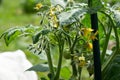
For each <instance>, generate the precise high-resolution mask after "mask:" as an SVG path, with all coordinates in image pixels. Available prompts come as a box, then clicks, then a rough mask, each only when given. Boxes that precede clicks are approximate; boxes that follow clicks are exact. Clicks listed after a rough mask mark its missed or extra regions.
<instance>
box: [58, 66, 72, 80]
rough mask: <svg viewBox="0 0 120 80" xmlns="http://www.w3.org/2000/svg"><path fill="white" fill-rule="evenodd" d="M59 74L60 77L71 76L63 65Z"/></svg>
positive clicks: (67, 77) (66, 77) (67, 78)
mask: <svg viewBox="0 0 120 80" xmlns="http://www.w3.org/2000/svg"><path fill="white" fill-rule="evenodd" d="M60 75H61V77H62V78H64V79H66V80H69V78H70V76H71V71H70V70H69V68H68V67H63V68H61V72H60Z"/></svg>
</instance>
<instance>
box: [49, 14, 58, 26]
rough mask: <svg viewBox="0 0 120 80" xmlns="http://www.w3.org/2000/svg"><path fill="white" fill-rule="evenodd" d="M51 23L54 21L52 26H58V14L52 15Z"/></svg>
mask: <svg viewBox="0 0 120 80" xmlns="http://www.w3.org/2000/svg"><path fill="white" fill-rule="evenodd" d="M51 23H52V26H53V27H54V28H58V26H59V23H58V19H57V16H56V15H54V16H52V17H51Z"/></svg>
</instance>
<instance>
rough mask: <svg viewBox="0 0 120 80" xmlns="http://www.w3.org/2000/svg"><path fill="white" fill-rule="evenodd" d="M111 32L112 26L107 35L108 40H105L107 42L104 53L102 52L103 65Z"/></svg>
mask: <svg viewBox="0 0 120 80" xmlns="http://www.w3.org/2000/svg"><path fill="white" fill-rule="evenodd" d="M111 31H112V27H111V26H110V27H109V30H108V33H107V34H106V38H105V42H104V46H103V51H102V55H101V63H103V62H104V58H105V54H106V50H107V46H108V42H109V38H110V34H111Z"/></svg>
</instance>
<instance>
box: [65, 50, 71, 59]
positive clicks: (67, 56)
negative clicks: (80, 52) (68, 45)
mask: <svg viewBox="0 0 120 80" xmlns="http://www.w3.org/2000/svg"><path fill="white" fill-rule="evenodd" d="M63 57H64V58H65V59H70V58H71V55H70V52H69V51H64V53H63Z"/></svg>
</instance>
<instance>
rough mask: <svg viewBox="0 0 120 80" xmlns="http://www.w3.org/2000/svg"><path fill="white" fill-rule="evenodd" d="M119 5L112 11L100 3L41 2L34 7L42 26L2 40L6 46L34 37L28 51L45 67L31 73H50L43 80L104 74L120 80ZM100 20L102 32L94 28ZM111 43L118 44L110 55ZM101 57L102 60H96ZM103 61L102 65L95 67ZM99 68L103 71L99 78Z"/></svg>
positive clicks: (87, 79) (83, 78)
mask: <svg viewBox="0 0 120 80" xmlns="http://www.w3.org/2000/svg"><path fill="white" fill-rule="evenodd" d="M118 5H119V4H115V5H113V6H112V7H111V6H110V5H108V4H107V3H104V4H102V2H101V1H100V0H94V1H91V0H88V2H87V3H86V2H75V1H74V0H66V1H64V0H51V5H50V6H46V5H44V4H42V2H41V3H38V4H37V5H36V6H35V9H37V10H39V12H38V15H39V16H40V17H41V20H40V25H39V26H33V25H28V26H25V27H19V28H12V29H9V30H8V31H6V32H4V33H3V34H2V36H1V37H4V39H5V42H6V44H7V45H9V43H10V42H11V41H13V40H14V39H15V38H17V37H20V36H30V37H32V41H33V43H32V44H30V46H29V47H28V49H29V50H30V51H31V52H32V53H34V54H36V55H38V56H39V57H40V59H41V60H43V63H41V64H38V65H35V66H33V67H31V68H30V69H28V70H34V71H40V72H47V74H48V77H44V78H43V77H42V79H44V80H47V79H48V78H49V79H50V80H94V79H95V80H96V77H97V76H98V75H99V77H101V71H102V80H113V79H115V80H117V79H118V78H119V77H120V74H119V72H120V69H119V66H120V64H119V62H120V59H119V53H120V48H119V44H120V43H119V36H118V33H119V27H120V19H119V18H120V9H119V8H118ZM97 13H98V19H97V15H96V14H97ZM90 17H91V21H90ZM97 20H98V26H99V30H97V29H98V28H94V26H97ZM90 26H92V28H91V27H90ZM98 34H99V37H98ZM111 34H112V35H111ZM109 40H113V41H114V40H115V42H116V46H115V47H114V49H113V50H111V51H112V53H111V54H109V55H108V54H107V47H108V42H109ZM99 41H100V45H99ZM96 45H97V46H96ZM96 47H97V48H96ZM99 47H100V51H99ZM96 49H97V51H96ZM93 53H94V57H93ZM99 53H100V54H99ZM99 55H100V57H101V60H100V59H96V56H97V57H98V58H99ZM93 58H94V60H93ZM100 61H101V64H100V63H95V62H100ZM93 65H95V67H94V66H93ZM101 66H102V69H100V67H101ZM96 67H99V69H100V70H98V71H100V72H98V73H97V74H96V72H97V71H96ZM116 69H118V70H119V71H118V72H117V70H116ZM94 71H95V78H94V77H93V75H94ZM99 80H101V79H99Z"/></svg>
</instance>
